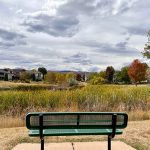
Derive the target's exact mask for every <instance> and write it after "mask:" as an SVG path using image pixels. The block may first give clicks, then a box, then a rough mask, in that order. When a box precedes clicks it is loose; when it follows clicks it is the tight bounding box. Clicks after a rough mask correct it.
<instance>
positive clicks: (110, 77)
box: [106, 66, 115, 83]
mask: <svg viewBox="0 0 150 150" xmlns="http://www.w3.org/2000/svg"><path fill="white" fill-rule="evenodd" d="M114 73H115V69H114V68H113V67H112V66H108V67H107V68H106V79H107V81H108V82H109V83H111V82H112V81H113V76H114Z"/></svg>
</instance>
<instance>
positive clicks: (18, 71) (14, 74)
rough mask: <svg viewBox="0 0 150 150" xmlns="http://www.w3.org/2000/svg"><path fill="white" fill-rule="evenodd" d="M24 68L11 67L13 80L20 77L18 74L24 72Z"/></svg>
mask: <svg viewBox="0 0 150 150" xmlns="http://www.w3.org/2000/svg"><path fill="white" fill-rule="evenodd" d="M25 71H26V70H25V69H22V68H18V69H12V72H13V80H19V79H20V75H21V73H22V72H25Z"/></svg>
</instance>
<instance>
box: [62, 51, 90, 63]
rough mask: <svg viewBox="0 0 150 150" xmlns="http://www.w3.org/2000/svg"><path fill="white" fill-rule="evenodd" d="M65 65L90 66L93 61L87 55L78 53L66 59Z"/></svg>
mask: <svg viewBox="0 0 150 150" xmlns="http://www.w3.org/2000/svg"><path fill="white" fill-rule="evenodd" d="M64 63H77V64H81V65H90V64H91V61H90V59H89V58H88V57H87V55H86V54H83V53H77V54H75V55H72V56H70V57H64Z"/></svg>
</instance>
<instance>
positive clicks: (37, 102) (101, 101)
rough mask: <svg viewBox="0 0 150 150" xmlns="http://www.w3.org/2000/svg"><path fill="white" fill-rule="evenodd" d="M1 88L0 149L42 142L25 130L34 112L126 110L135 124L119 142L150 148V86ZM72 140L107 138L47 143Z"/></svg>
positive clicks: (0, 84)
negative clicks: (29, 113) (31, 136)
mask: <svg viewBox="0 0 150 150" xmlns="http://www.w3.org/2000/svg"><path fill="white" fill-rule="evenodd" d="M0 89H1V90H0V128H1V129H0V135H1V137H0V139H1V140H0V149H2V148H4V149H5V150H10V149H11V148H12V146H14V145H16V144H17V143H20V142H32V141H34V142H39V139H37V138H33V139H31V138H29V137H28V135H27V129H26V128H25V127H24V125H25V115H26V113H27V112H31V111H117V112H118V111H126V112H127V113H128V114H129V120H130V121H131V120H132V121H133V122H130V123H129V126H128V128H127V129H126V130H125V133H124V134H123V135H121V136H118V137H117V138H116V139H119V140H123V141H125V142H126V143H129V144H130V145H132V146H134V147H135V148H136V149H138V150H149V149H150V147H148V145H150V143H149V139H150V121H149V120H148V119H150V86H149V85H141V86H137V87H135V86H133V85H87V86H85V87H83V88H75V89H72V90H51V88H50V85H48V84H43V83H34V84H24V83H13V82H7V83H6V82H0ZM137 120H140V121H137ZM142 120H147V121H142ZM12 127H19V128H12ZM20 127H21V128H20ZM70 140H73V141H74V140H75V141H91V140H92V141H96V140H104V138H103V137H101V136H100V137H99V136H96V137H95V136H90V137H84V138H81V137H72V138H70V137H65V138H58V137H57V138H52V139H50V138H48V139H47V142H50V141H52V142H62V141H63V142H64V141H70ZM1 146H2V148H1Z"/></svg>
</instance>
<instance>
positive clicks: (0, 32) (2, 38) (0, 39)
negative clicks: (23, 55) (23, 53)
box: [0, 28, 26, 48]
mask: <svg viewBox="0 0 150 150" xmlns="http://www.w3.org/2000/svg"><path fill="white" fill-rule="evenodd" d="M24 39H25V36H24V35H23V34H19V33H17V32H14V31H9V30H6V29H2V28H0V47H4V48H7V47H13V46H15V45H26V42H25V40H24Z"/></svg>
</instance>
